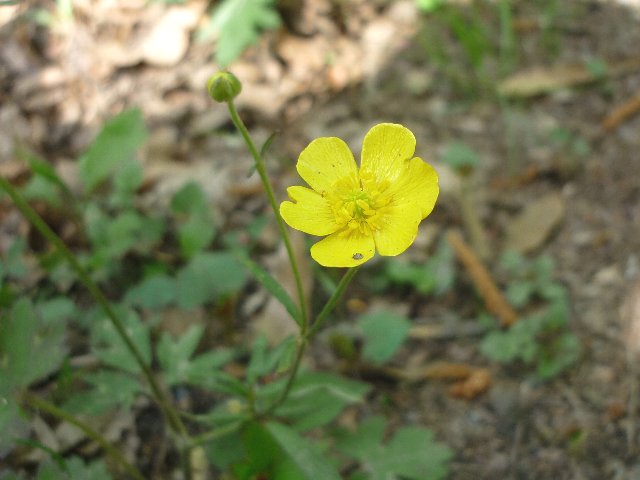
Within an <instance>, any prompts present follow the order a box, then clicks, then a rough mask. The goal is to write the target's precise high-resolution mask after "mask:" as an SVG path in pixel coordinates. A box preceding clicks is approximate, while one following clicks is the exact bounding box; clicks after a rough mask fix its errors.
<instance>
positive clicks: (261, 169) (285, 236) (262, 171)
mask: <svg viewBox="0 0 640 480" xmlns="http://www.w3.org/2000/svg"><path fill="white" fill-rule="evenodd" d="M227 106H228V107H229V114H230V115H231V121H232V122H233V124H234V125H235V126H236V128H237V129H238V130H239V131H240V134H241V135H242V138H244V141H245V143H246V144H247V147H249V151H250V152H251V155H252V156H253V159H254V161H255V165H256V170H257V171H258V174H259V175H260V180H262V184H263V185H264V190H265V192H266V194H267V197H268V198H269V204H270V205H271V209H272V210H273V214H274V215H275V217H276V220H277V222H278V228H279V230H280V236H281V237H282V241H283V242H284V246H285V248H286V249H287V255H288V256H289V262H290V263H291V270H292V271H293V277H294V280H295V283H296V290H297V294H298V303H299V307H300V313H301V314H302V325H300V330H301V331H300V334H301V336H305V335H306V333H307V328H308V322H309V320H308V317H307V308H306V307H307V304H306V300H305V295H304V288H303V287H302V278H301V277H300V269H299V268H298V262H297V260H296V257H295V254H294V252H293V247H292V245H291V240H290V239H289V233H288V231H287V226H286V225H285V223H284V220H283V219H282V217H281V216H280V210H279V209H278V204H277V203H276V197H275V195H274V193H273V187H272V186H271V181H270V180H269V176H268V175H267V169H266V167H265V163H264V159H263V158H262V155H261V154H260V153H259V152H258V150H257V149H256V146H255V145H254V143H253V140H252V139H251V136H250V135H249V131H248V130H247V127H246V126H245V124H244V122H243V121H242V119H241V118H240V116H239V115H238V111H237V110H236V107H235V105H234V103H233V100H229V101H228V102H227Z"/></svg>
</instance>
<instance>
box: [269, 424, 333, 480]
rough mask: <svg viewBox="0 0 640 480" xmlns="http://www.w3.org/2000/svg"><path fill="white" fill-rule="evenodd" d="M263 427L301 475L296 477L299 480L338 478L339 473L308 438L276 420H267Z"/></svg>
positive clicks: (331, 479) (329, 479)
mask: <svg viewBox="0 0 640 480" xmlns="http://www.w3.org/2000/svg"><path fill="white" fill-rule="evenodd" d="M265 428H266V430H267V431H268V432H269V433H270V434H271V436H272V438H273V439H274V440H275V442H276V443H277V444H278V446H279V447H280V448H281V449H282V451H283V452H284V453H285V455H286V456H287V457H288V458H289V460H290V461H291V462H292V463H293V464H294V465H295V467H296V468H297V470H299V472H300V473H301V474H302V475H303V476H302V477H300V476H298V477H297V478H299V479H300V480H303V479H306V480H340V475H339V474H338V472H337V471H336V470H335V468H334V467H333V466H332V465H331V463H330V462H329V461H328V459H326V458H325V457H324V456H322V455H321V454H320V452H319V451H318V449H317V448H316V447H315V446H314V445H313V444H312V443H311V442H310V441H309V440H307V439H306V438H304V437H301V436H300V435H299V434H298V433H296V431H295V430H293V429H291V428H289V427H287V426H286V425H283V424H282V423H276V422H268V423H267V424H266V425H265ZM281 478H282V477H281ZM289 478H291V477H289Z"/></svg>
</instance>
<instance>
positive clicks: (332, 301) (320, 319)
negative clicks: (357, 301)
mask: <svg viewBox="0 0 640 480" xmlns="http://www.w3.org/2000/svg"><path fill="white" fill-rule="evenodd" d="M359 268H360V267H353V268H350V269H349V270H347V272H346V273H345V274H344V275H343V276H342V278H341V279H340V282H339V283H338V286H337V287H336V289H335V290H334V292H333V294H332V295H331V297H330V298H329V300H327V303H326V304H325V305H324V307H323V308H322V310H320V313H319V314H318V315H317V316H316V319H315V321H314V322H313V325H312V326H311V330H310V331H309V333H308V335H307V338H309V339H310V338H311V337H312V336H313V335H315V334H316V332H317V331H318V330H319V329H320V327H321V326H322V324H323V323H324V321H325V320H326V318H327V316H328V315H329V314H330V313H331V312H332V311H333V309H334V308H335V306H336V303H337V302H338V300H339V299H340V297H342V294H343V293H344V291H345V289H346V288H347V286H348V285H349V283H350V282H351V280H353V277H355V275H356V273H358V269H359Z"/></svg>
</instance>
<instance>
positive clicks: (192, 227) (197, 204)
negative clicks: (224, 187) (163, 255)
mask: <svg viewBox="0 0 640 480" xmlns="http://www.w3.org/2000/svg"><path fill="white" fill-rule="evenodd" d="M171 210H172V211H173V212H174V214H176V215H177V216H178V217H179V218H178V241H179V243H180V251H181V253H182V256H183V257H185V258H190V257H192V256H193V255H194V254H196V253H197V252H199V251H201V250H202V249H204V248H205V247H206V246H207V245H209V244H210V243H211V241H212V240H213V237H214V236H215V228H214V225H213V218H212V216H211V210H210V208H209V203H208V200H207V197H206V195H205V194H204V192H203V191H202V187H200V185H199V184H198V183H196V182H189V183H187V184H186V185H184V186H183V187H182V188H181V189H180V190H178V191H177V192H176V193H175V194H174V195H173V198H172V199H171Z"/></svg>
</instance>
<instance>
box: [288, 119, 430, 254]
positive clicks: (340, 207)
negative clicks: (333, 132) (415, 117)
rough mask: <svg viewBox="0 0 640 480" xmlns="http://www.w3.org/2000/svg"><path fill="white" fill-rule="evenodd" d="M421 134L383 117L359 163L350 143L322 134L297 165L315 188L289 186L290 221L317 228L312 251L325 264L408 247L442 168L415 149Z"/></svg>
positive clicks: (306, 228)
mask: <svg viewBox="0 0 640 480" xmlns="http://www.w3.org/2000/svg"><path fill="white" fill-rule="evenodd" d="M415 146H416V139H415V137H414V136H413V133H411V131H410V130H409V129H407V128H405V127H403V126H402V125H397V124H392V123H381V124H379V125H376V126H375V127H373V128H372V129H371V130H369V132H368V133H367V135H366V136H365V137H364V142H363V144H362V157H361V162H360V169H358V167H357V165H356V162H355V160H354V158H353V154H352V153H351V151H350V150H349V147H348V146H347V144H346V143H345V142H344V141H342V140H340V139H339V138H336V137H323V138H317V139H315V140H314V141H312V142H311V143H310V144H309V145H308V146H307V148H305V149H304V150H303V151H302V153H301V154H300V157H299V158H298V163H297V165H296V169H297V170H298V173H299V174H300V176H301V177H302V179H303V180H304V181H305V182H307V183H308V184H309V186H310V187H311V188H306V187H299V186H295V187H289V188H288V189H287V193H288V194H289V198H290V199H291V200H292V201H284V202H282V204H281V205H280V214H281V215H282V218H283V219H284V221H285V222H287V223H288V224H289V226H291V227H293V228H295V229H296V230H301V231H303V232H305V233H309V234H311V235H317V236H325V235H328V236H327V237H326V238H324V239H323V240H320V241H319V242H318V243H316V244H315V245H313V246H312V247H311V256H312V257H313V259H314V260H315V261H317V262H318V263H319V264H320V265H324V266H325V267H354V266H357V265H360V264H362V263H364V262H366V261H367V260H370V259H371V258H372V257H373V255H374V254H375V252H376V251H377V252H378V253H379V254H380V255H384V256H395V255H398V254H400V253H402V252H404V251H405V250H406V249H407V248H408V247H409V245H411V244H412V243H413V241H414V240H415V238H416V235H417V234H418V225H419V224H420V222H421V221H422V220H423V219H424V218H426V217H427V215H429V214H430V213H431V211H432V210H433V207H434V205H435V203H436V198H437V197H438V192H439V188H438V174H437V173H436V171H435V170H434V169H433V167H431V165H429V164H428V163H426V162H424V161H423V160H422V159H421V158H418V157H413V153H414V151H415Z"/></svg>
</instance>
